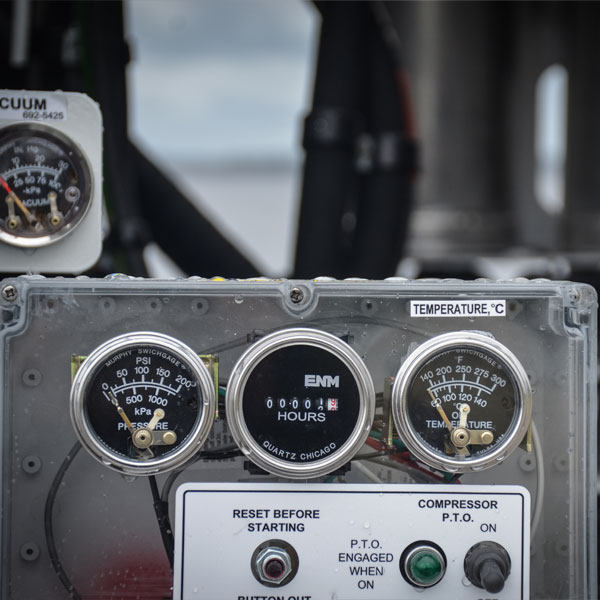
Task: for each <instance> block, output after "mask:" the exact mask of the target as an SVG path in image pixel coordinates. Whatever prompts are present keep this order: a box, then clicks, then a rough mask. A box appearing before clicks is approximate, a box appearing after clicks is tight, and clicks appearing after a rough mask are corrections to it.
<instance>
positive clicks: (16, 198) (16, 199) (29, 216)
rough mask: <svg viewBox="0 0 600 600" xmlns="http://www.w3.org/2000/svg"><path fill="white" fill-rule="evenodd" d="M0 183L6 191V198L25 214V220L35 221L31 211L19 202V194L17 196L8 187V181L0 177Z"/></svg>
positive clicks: (32, 222)
mask: <svg viewBox="0 0 600 600" xmlns="http://www.w3.org/2000/svg"><path fill="white" fill-rule="evenodd" d="M0 185H2V187H3V188H4V189H5V190H6V191H7V192H8V197H7V200H8V199H9V198H10V199H11V200H12V201H13V202H14V203H15V204H16V205H17V206H18V207H19V208H20V209H21V212H22V213H23V214H24V215H25V218H26V219H27V221H28V222H29V223H31V224H32V225H33V224H34V223H35V222H36V221H37V219H36V218H35V217H34V216H33V214H32V213H31V211H30V210H29V209H28V208H27V207H26V206H25V205H24V204H23V203H22V202H21V200H20V198H19V196H17V195H16V194H15V193H14V192H13V191H12V189H11V188H10V186H9V185H8V183H6V181H5V180H4V178H3V177H0Z"/></svg>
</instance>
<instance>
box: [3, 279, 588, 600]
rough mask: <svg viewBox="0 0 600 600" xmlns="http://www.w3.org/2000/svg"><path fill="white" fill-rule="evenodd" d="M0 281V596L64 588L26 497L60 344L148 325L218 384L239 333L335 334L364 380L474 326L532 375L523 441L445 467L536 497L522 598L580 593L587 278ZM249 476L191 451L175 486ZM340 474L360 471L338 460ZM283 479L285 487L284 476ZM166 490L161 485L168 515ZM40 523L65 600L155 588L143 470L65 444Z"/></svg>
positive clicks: (56, 443)
mask: <svg viewBox="0 0 600 600" xmlns="http://www.w3.org/2000/svg"><path fill="white" fill-rule="evenodd" d="M0 290H1V292H0V293H1V299H0V307H1V312H0V314H1V316H2V319H1V332H0V337H1V341H2V343H1V349H2V370H1V374H2V382H1V390H2V398H3V403H2V420H3V421H2V424H3V427H2V434H3V435H2V445H1V447H2V465H3V493H2V513H1V514H2V573H1V589H2V598H6V599H7V600H31V599H32V598H35V599H36V600H44V599H60V598H65V599H66V598H68V597H69V593H68V592H67V591H66V589H65V587H64V586H63V585H62V584H61V582H60V581H59V579H58V578H57V575H56V573H55V572H54V570H53V567H52V563H51V560H50V558H49V556H48V550H47V540H46V533H45V529H47V526H48V518H46V519H45V518H44V506H45V503H46V500H47V497H48V493H49V490H50V487H51V485H52V482H53V480H54V478H55V475H56V473H57V471H58V469H59V467H60V466H61V464H62V463H63V460H64V459H65V456H66V455H67V453H68V452H69V450H70V449H71V448H72V446H73V444H74V443H75V441H76V436H75V433H74V430H73V426H72V424H71V421H70V419H69V393H70V386H71V357H72V356H73V355H79V356H87V355H89V354H90V353H91V352H92V351H93V350H94V349H95V348H97V347H98V346H99V345H101V344H102V343H103V342H105V341H106V340H108V339H110V338H112V337H115V336H117V335H119V334H123V333H126V332H136V331H155V332H159V333H163V334H166V335H169V336H172V337H175V338H177V339H178V340H181V341H182V342H184V343H185V344H187V345H188V346H190V347H191V348H193V349H194V351H195V352H197V353H198V354H203V355H204V354H215V355H218V357H219V379H220V380H221V381H222V382H223V383H222V385H226V382H227V380H228V378H229V376H230V374H231V371H232V368H233V366H234V365H235V363H236V361H237V360H238V358H239V357H240V356H241V354H242V353H243V352H244V351H245V350H247V348H248V347H249V345H250V344H251V343H252V342H253V341H255V340H256V339H260V338H261V337H262V336H264V335H266V334H268V333H271V332H273V331H277V330H281V329H285V328H291V327H304V328H313V329H317V330H321V331H325V332H328V333H331V334H333V335H335V336H337V337H338V338H342V339H344V340H346V341H347V343H348V344H349V345H350V346H351V347H352V348H353V350H354V351H355V352H356V353H357V354H358V355H359V356H360V358H361V359H362V360H363V361H364V363H365V365H366V367H367V369H368V370H369V373H370V375H371V377H372V380H373V382H374V385H375V391H376V392H378V393H380V392H382V391H383V388H384V381H385V379H386V378H388V377H394V376H395V375H396V373H397V372H398V370H399V368H400V367H401V365H402V363H403V361H404V359H405V358H406V356H407V355H408V354H409V353H410V352H412V351H413V350H414V349H415V348H416V347H417V346H418V345H419V344H421V343H423V342H425V341H427V340H429V339H431V338H432V337H433V336H436V335H439V334H442V333H447V332H451V331H464V330H471V331H479V332H485V333H487V334H489V335H491V336H493V337H494V338H495V339H496V340H498V341H499V342H501V343H502V344H504V345H505V346H506V347H507V348H509V349H510V350H511V351H512V352H513V353H514V355H515V356H516V357H517V358H518V360H519V361H520V362H521V364H522V365H523V367H524V369H525V371H526V373H527V376H528V378H529V381H530V383H531V386H532V388H533V392H534V395H533V421H534V423H535V426H536V429H537V432H538V434H539V440H540V446H541V453H538V452H530V453H528V452H526V451H525V450H523V449H521V448H519V449H517V450H515V451H514V452H513V453H512V455H511V456H510V457H509V458H507V459H506V461H505V462H504V463H503V464H501V465H499V466H496V467H493V468H490V469H486V470H484V471H481V472H478V473H469V474H465V475H463V476H461V478H460V480H461V482H462V483H467V484H476V485H478V486H483V485H488V484H501V485H521V486H524V487H525V488H527V489H528V490H529V492H530V494H531V505H532V507H535V506H536V502H537V503H538V508H540V510H541V512H540V513H539V517H540V518H539V523H538V524H537V528H535V530H532V532H531V554H530V561H531V563H530V570H531V580H530V593H531V595H530V597H531V598H538V599H548V598H593V597H595V596H596V590H597V588H596V485H595V481H596V294H595V292H594V290H593V289H592V288H591V287H589V286H586V285H581V284H576V283H569V282H551V281H548V280H535V281H527V280H514V281H500V282H491V281H487V280H481V281H477V282H463V281H458V280H446V281H440V280H420V281H419V280H417V281H407V280H402V279H390V280H386V281H366V280H352V281H350V280H346V281H336V280H331V279H328V278H319V279H316V280H312V281H285V280H281V281H271V280H248V281H235V280H232V281H223V280H206V279H201V278H190V279H186V280H169V281H162V280H147V279H146V280H144V279H139V278H129V277H127V276H122V275H115V276H112V277H110V278H107V279H90V278H86V277H81V278H77V279H67V278H56V279H45V278H43V277H34V276H31V277H26V276H23V277H17V278H14V279H7V280H5V281H4V282H3V283H2V286H1V288H0ZM415 300H421V301H439V302H446V301H450V300H461V301H463V300H476V301H486V302H490V301H501V302H503V303H504V305H505V311H504V313H503V314H502V315H500V316H477V317H466V316H453V317H449V316H444V317H441V316H422V317H417V316H411V301H415ZM227 442H231V437H230V435H229V433H228V431H227V426H226V419H224V415H223V412H222V411H221V412H220V415H219V418H218V419H217V420H216V421H215V424H214V425H213V427H212V432H211V434H210V436H209V439H208V441H207V443H206V446H207V447H211V446H220V445H223V443H227ZM375 470H376V473H377V475H378V476H379V477H381V478H383V479H385V480H386V481H389V482H392V483H405V484H410V483H415V482H416V478H415V477H413V476H412V475H411V474H409V473H405V472H401V471H396V470H392V469H387V468H385V467H380V466H378V467H375ZM165 478H166V476H165V475H162V476H160V477H159V478H158V479H159V483H161V484H162V483H163V482H164V480H165ZM265 480H271V481H277V479H276V478H274V477H269V476H265V475H264V474H263V475H252V474H250V473H248V472H247V471H246V470H244V468H243V460H242V459H239V458H238V459H231V460H227V461H222V462H216V461H196V462H193V463H192V464H190V466H189V468H188V469H186V470H185V471H183V472H182V473H181V475H180V478H179V479H178V482H184V481H192V482H200V481H222V482H239V481H265ZM324 480H325V478H321V479H319V480H316V482H319V481H321V482H322V481H324ZM346 480H347V481H349V482H364V479H362V478H361V475H360V472H359V471H356V470H351V471H350V472H349V473H348V474H347V475H346ZM418 483H422V481H418ZM540 484H542V485H543V488H542V489H538V487H539V485H540ZM296 485H298V486H299V488H298V489H299V490H300V489H301V487H302V483H297V484H296ZM429 485H430V486H431V488H432V489H433V488H435V485H436V484H429ZM176 487H177V486H176V485H175V486H173V488H172V490H171V495H170V498H169V499H170V506H171V511H172V512H171V515H172V520H173V509H174V497H175V489H176ZM420 489H422V486H421V488H420ZM540 502H543V504H541V505H540ZM51 518H52V522H53V527H54V536H55V542H56V549H57V552H58V555H59V559H60V563H61V564H62V567H63V568H64V570H65V572H66V573H68V575H69V577H70V579H71V581H72V582H73V585H74V586H75V588H76V589H77V590H78V592H79V594H80V595H81V597H82V598H85V599H86V600H87V599H88V598H89V599H94V600H100V599H108V598H135V597H143V598H146V599H153V598H156V599H163V598H168V597H170V594H171V585H172V580H171V572H170V569H169V565H168V563H167V560H166V557H165V553H164V549H163V547H162V545H161V541H160V534H159V529H158V526H157V523H156V517H155V515H154V512H153V507H152V497H151V495H150V490H149V487H148V482H147V480H146V478H145V477H137V478H135V477H131V476H124V475H121V474H119V473H117V472H114V471H111V470H109V469H107V468H105V467H103V466H102V465H101V464H100V463H99V462H97V461H96V460H93V459H92V458H91V457H90V456H89V455H88V454H87V453H86V452H80V453H79V454H78V455H77V456H76V458H74V460H73V461H72V465H70V466H69V469H68V472H66V473H65V476H64V479H63V481H62V483H61V486H60V489H59V490H58V495H57V498H56V504H55V507H54V513H53V515H52V516H51ZM45 521H46V522H45ZM173 522H174V521H173ZM414 527H415V528H418V527H419V524H418V523H415V524H414ZM210 543H211V541H210V539H207V540H206V544H209V545H210ZM136 594H137V596H136Z"/></svg>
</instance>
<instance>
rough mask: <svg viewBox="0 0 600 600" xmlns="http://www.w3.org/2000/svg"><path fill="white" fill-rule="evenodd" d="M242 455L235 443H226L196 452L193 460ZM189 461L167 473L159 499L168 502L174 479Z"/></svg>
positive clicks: (187, 466) (222, 458)
mask: <svg viewBox="0 0 600 600" xmlns="http://www.w3.org/2000/svg"><path fill="white" fill-rule="evenodd" d="M241 455H242V451H241V450H240V449H239V448H238V447H237V446H236V445H235V444H228V445H226V446H221V447H219V448H210V449H208V450H204V451H203V452H200V453H198V454H197V455H196V456H195V458H194V461H193V462H198V461H199V460H229V459H231V458H236V457H238V456H241ZM189 466H190V463H188V464H186V465H184V466H183V467H180V468H179V469H175V470H174V471H171V472H170V473H169V476H168V477H167V480H166V481H165V483H164V485H163V489H162V492H161V494H160V499H161V501H162V502H165V503H168V502H169V494H170V493H171V488H172V487H173V484H174V483H175V480H176V479H177V478H178V477H179V476H180V475H181V473H183V472H184V471H185V470H186V469H188V468H189Z"/></svg>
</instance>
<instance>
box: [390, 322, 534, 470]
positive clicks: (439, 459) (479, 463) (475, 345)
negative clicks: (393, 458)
mask: <svg viewBox="0 0 600 600" xmlns="http://www.w3.org/2000/svg"><path fill="white" fill-rule="evenodd" d="M460 348H469V349H475V350H480V351H482V352H485V353H488V354H490V355H491V356H493V357H494V358H495V359H496V360H498V362H499V363H500V364H502V365H503V366H504V368H505V369H506V370H507V371H508V373H509V375H510V376H511V379H512V382H513V385H514V394H515V402H516V404H515V411H517V413H516V418H514V419H513V423H512V425H511V428H510V430H509V431H507V433H506V435H505V438H504V439H503V440H502V441H501V442H500V443H499V444H497V445H496V446H494V447H493V448H492V449H490V451H489V452H487V453H485V454H484V455H480V456H477V457H474V458H473V457H471V458H469V457H465V458H460V459H457V458H452V457H450V456H445V455H444V456H443V455H441V454H440V453H437V452H434V451H433V450H432V449H430V448H429V447H427V446H426V445H425V444H424V442H423V440H422V439H421V438H420V436H419V434H418V432H417V431H416V430H415V426H414V424H413V423H412V422H411V421H410V419H409V416H408V408H407V402H408V393H409V391H410V389H411V385H412V383H413V380H414V378H415V377H417V376H418V373H419V371H420V370H421V368H422V367H423V366H424V365H425V364H426V363H427V362H428V361H429V360H430V359H432V358H433V357H434V356H436V355H437V354H439V353H441V352H445V351H448V350H452V349H460ZM532 394H533V392H532V389H531V385H530V383H529V378H528V377H527V373H526V372H525V369H524V367H523V365H522V364H521V362H520V361H519V359H518V358H517V357H516V356H515V355H514V354H513V353H512V352H511V351H510V350H509V349H508V348H507V347H506V346H505V345H504V344H502V343H500V342H498V341H497V340H496V339H494V338H493V337H491V336H489V335H486V334H484V333H479V332H475V331H455V332H450V333H445V334H442V335H438V336H436V337H434V338H432V339H430V340H429V341H427V342H425V343H423V344H421V345H420V346H418V347H417V348H416V349H415V350H414V351H413V352H412V353H411V354H410V355H409V356H408V357H407V359H406V360H405V361H404V363H403V364H402V366H401V367H400V369H399V371H398V373H397V375H396V378H395V381H394V385H393V388H392V414H393V418H394V424H395V426H396V429H397V431H398V434H399V436H400V439H401V440H402V441H403V442H404V443H405V444H406V446H407V448H408V449H409V451H410V452H411V453H412V454H413V455H414V456H415V457H416V458H417V459H418V460H420V461H422V462H423V463H425V464H427V465H429V466H431V467H433V468H435V469H439V470H441V471H446V472H449V473H466V472H473V471H481V470H483V469H487V468H490V467H493V466H495V465H497V464H499V463H501V462H502V461H503V460H504V459H506V458H507V457H508V456H509V455H510V454H511V453H512V452H513V451H514V450H515V449H516V448H517V447H518V446H519V444H520V443H521V441H522V440H523V438H524V437H525V435H526V433H527V430H528V428H529V424H530V422H531V414H532Z"/></svg>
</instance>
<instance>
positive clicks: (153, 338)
mask: <svg viewBox="0 0 600 600" xmlns="http://www.w3.org/2000/svg"><path fill="white" fill-rule="evenodd" d="M214 411H215V392H214V384H213V382H212V380H211V377H210V374H209V372H208V369H207V368H206V367H205V366H204V363H203V362H202V361H201V359H200V358H199V357H198V355H197V354H196V353H195V352H194V351H193V350H192V349H191V348H189V347H188V346H186V345H185V344H184V343H183V342H181V341H179V340H177V339H175V338H172V337H169V336H167V335H163V334H160V333H154V332H139V333H130V334H125V335H120V336H118V337H115V338H113V339H111V340H109V341H107V342H106V343H104V344H102V345H101V346H99V347H98V348H96V349H95V350H94V351H93V352H92V353H91V354H90V355H89V356H88V357H87V358H86V359H85V360H84V362H83V364H82V365H81V367H80V368H79V370H78V371H77V373H76V375H75V378H74V380H73V386H72V390H71V420H72V422H73V426H74V427H75V431H76V433H77V436H78V438H79V440H80V441H81V443H82V445H83V446H84V448H86V450H87V451H88V452H89V453H90V454H91V455H92V456H93V457H94V458H96V459H97V460H99V461H100V462H102V464H104V465H106V466H107V467H110V468H112V469H115V470H117V471H120V472H123V473H128V474H132V475H149V474H154V473H159V472H163V471H167V470H169V469H173V468H175V467H178V466H180V465H181V464H183V463H184V462H186V461H187V460H189V459H190V458H191V457H192V456H193V455H194V454H195V453H196V452H198V450H199V449H200V447H201V446H202V444H203V443H204V441H205V440H206V437H207V435H208V433H209V430H210V427H211V424H212V422H213V420H214Z"/></svg>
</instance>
